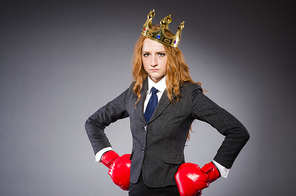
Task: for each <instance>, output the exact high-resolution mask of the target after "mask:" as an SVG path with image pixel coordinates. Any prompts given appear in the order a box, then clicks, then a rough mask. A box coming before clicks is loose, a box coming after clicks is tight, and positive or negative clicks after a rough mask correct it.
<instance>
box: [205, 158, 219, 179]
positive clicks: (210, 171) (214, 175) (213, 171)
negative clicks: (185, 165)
mask: <svg viewBox="0 0 296 196" xmlns="http://www.w3.org/2000/svg"><path fill="white" fill-rule="evenodd" d="M201 170H202V171H203V172H205V173H206V174H207V176H208V178H209V180H210V182H214V181H215V180H217V179H218V178H219V177H220V176H221V174H220V172H219V170H218V168H217V167H216V166H215V164H214V163H213V162H210V163H207V164H205V165H204V166H203V167H202V168H201Z"/></svg>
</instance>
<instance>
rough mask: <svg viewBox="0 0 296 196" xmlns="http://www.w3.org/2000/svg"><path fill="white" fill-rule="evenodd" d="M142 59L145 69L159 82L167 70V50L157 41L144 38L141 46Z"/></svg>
mask: <svg viewBox="0 0 296 196" xmlns="http://www.w3.org/2000/svg"><path fill="white" fill-rule="evenodd" d="M142 61H143V66H144V69H145V71H146V72H147V73H148V75H149V77H150V78H151V79H152V80H153V81H154V82H156V83H157V82H159V81H160V80H161V79H162V78H163V77H164V76H165V75H166V72H167V52H166V51H165V49H164V47H163V45H162V44H161V43H159V42H157V41H153V40H151V39H149V38H146V39H145V40H144V43H143V48H142Z"/></svg>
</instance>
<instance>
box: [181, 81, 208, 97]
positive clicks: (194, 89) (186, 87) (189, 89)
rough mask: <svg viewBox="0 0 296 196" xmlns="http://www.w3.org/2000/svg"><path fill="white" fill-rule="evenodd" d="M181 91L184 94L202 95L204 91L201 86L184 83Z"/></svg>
mask: <svg viewBox="0 0 296 196" xmlns="http://www.w3.org/2000/svg"><path fill="white" fill-rule="evenodd" d="M181 91H182V92H183V93H193V94H195V93H202V92H203V89H202V87H201V86H200V85H199V84H196V83H190V82H184V83H183V84H182V86H181Z"/></svg>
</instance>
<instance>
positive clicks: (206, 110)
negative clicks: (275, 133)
mask: <svg viewBox="0 0 296 196" xmlns="http://www.w3.org/2000/svg"><path fill="white" fill-rule="evenodd" d="M192 97H193V99H192V104H193V117H194V118H196V119H199V120H202V121H204V122H207V123H209V124H210V125H211V126H213V127H214V128H215V129H217V130H218V131H219V132H220V133H221V134H222V135H224V136H225V139H224V141H223V143H222V145H221V146H220V148H219V149H218V151H217V154H216V155H215V157H214V160H215V161H216V162H218V163H219V164H221V165H222V166H224V167H225V168H229V169H230V168H231V166H232V164H233V162H234V161H235V159H236V157H237V156H238V154H239V152H240V151H241V149H242V148H243V147H244V145H245V144H246V142H247V141H248V140H249V137H250V136H249V133H248V131H247V130H246V128H245V127H244V126H243V125H242V123H241V122H240V121H239V120H237V119H236V118H235V117H234V116H233V115H231V114H230V113H229V112H227V111H226V110H225V109H223V108H221V107H219V106H218V105H217V104H216V103H214V102H213V101H212V100H210V99H209V98H208V97H207V96H205V95H204V94H203V92H202V89H201V87H199V86H197V87H196V88H195V89H194V91H193V96H192Z"/></svg>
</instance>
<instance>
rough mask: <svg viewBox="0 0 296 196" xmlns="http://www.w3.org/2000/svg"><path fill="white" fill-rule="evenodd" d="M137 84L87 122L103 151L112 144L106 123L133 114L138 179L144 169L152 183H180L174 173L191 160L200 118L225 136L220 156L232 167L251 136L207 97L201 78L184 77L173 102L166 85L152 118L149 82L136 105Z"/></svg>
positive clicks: (95, 144) (93, 139) (132, 177)
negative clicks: (189, 149)
mask: <svg viewBox="0 0 296 196" xmlns="http://www.w3.org/2000/svg"><path fill="white" fill-rule="evenodd" d="M132 88H133V84H132V85H131V86H130V87H129V88H128V89H127V90H126V91H124V92H123V93H122V94H121V95H119V96H118V97H117V98H115V99H114V100H113V101H111V102H109V103H108V104H106V105H105V106H104V107H102V108H100V109H99V110H98V111H97V112H95V113H94V114H93V115H92V116H91V117H89V119H88V120H87V121H86V125H85V127H86V131H87V134H88V137H89V140H90V142H91V144H92V147H93V149H94V152H95V153H97V152H98V151H100V150H101V149H103V148H106V147H110V146H111V144H110V142H109V140H108V138H107V137H106V135H105V133H104V129H105V127H106V126H108V125H109V124H110V123H112V122H115V121H116V120H118V119H122V118H126V117H129V118H130V129H131V133H132V138H133V147H132V155H131V175H130V182H132V183H136V182H137V181H138V179H139V176H140V174H141V172H142V175H143V181H144V183H145V184H146V185H147V186H149V187H165V186H169V185H176V182H175V178H174V175H175V173H176V172H177V170H178V167H179V166H180V165H181V164H182V163H184V162H185V159H184V146H185V142H186V139H187V135H188V131H189V128H190V126H191V124H192V122H193V120H194V119H199V120H202V121H205V122H207V123H209V124H210V125H212V126H213V127H214V128H216V129H217V130H218V131H219V132H220V133H221V134H223V135H224V136H225V140H224V141H223V143H222V145H221V147H220V148H219V149H218V151H217V154H216V156H215V157H214V160H215V161H217V162H218V163H220V164H221V165H223V166H224V167H226V168H231V166H232V164H233V162H234V160H235V158H236V157H237V155H238V154H239V152H240V150H241V149H242V148H243V146H244V145H245V143H246V142H247V141H248V139H249V134H248V132H247V130H246V129H245V127H244V126H243V125H242V124H241V123H240V122H239V121H238V120H237V119H236V118H235V117H233V116H232V115H231V114H230V113H228V112H227V111H226V110H224V109H222V108H221V107H219V106H218V105H217V104H215V103H214V102H213V101H211V100H210V99H209V98H208V97H206V96H205V95H204V94H203V92H202V88H201V87H200V86H199V85H197V84H192V83H184V84H183V86H182V87H181V95H182V97H181V99H180V100H179V101H178V102H173V103H171V102H170V100H169V99H168V97H167V95H166V91H165V92H164V93H163V95H162V97H161V99H160V100H159V103H158V105H157V107H156V109H155V112H154V114H153V116H152V117H151V119H150V121H149V123H146V121H145V118H144V114H143V105H144V100H145V97H146V91H147V88H148V82H147V80H146V81H145V82H144V84H143V88H142V91H141V99H140V101H139V102H138V103H137V104H136V105H135V102H136V101H137V99H138V97H137V96H136V95H135V94H134V93H133V90H132ZM119 134H120V133H119ZM205 148H206V147H205ZM197 156H198V155H197Z"/></svg>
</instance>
